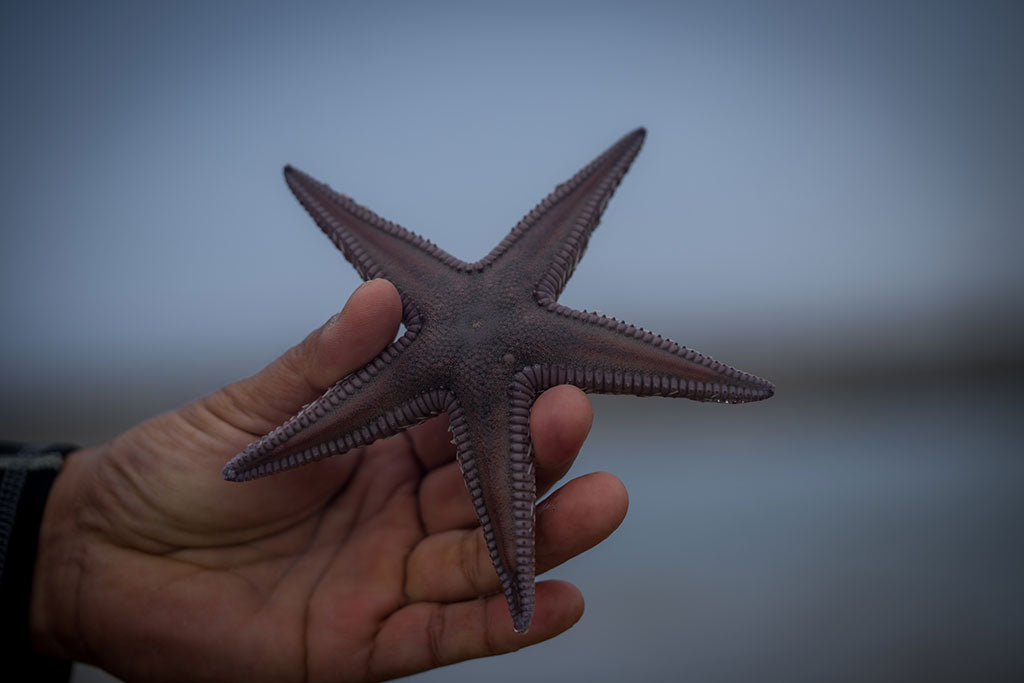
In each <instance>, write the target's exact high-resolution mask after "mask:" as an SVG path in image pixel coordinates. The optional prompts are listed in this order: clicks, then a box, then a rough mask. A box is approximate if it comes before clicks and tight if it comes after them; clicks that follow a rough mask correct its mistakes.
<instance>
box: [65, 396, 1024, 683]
mask: <svg viewBox="0 0 1024 683" xmlns="http://www.w3.org/2000/svg"><path fill="white" fill-rule="evenodd" d="M1022 403H1024V400H1022V398H1021V397H1020V394H1019V392H1016V391H1014V390H1013V389H1012V388H1011V387H1010V386H1008V383H1006V382H996V381H993V382H978V383H974V384H971V383H968V382H964V381H957V382H955V383H954V382H950V383H948V385H946V384H945V383H942V382H940V383H938V384H932V385H931V386H925V387H924V388H923V389H917V390H915V389H910V388H904V389H902V390H900V391H893V390H890V389H887V387H886V386H883V385H878V386H863V385H860V386H857V385H850V386H846V387H843V386H838V387H834V388H830V389H829V390H828V391H827V392H826V391H824V390H822V391H809V392H803V393H799V394H797V395H792V394H789V393H787V390H786V386H785V385H782V386H781V387H780V392H779V394H778V395H777V396H776V397H775V398H773V399H772V400H771V401H768V402H766V403H761V404H754V405H744V406H728V407H726V406H718V405H704V404H697V403H693V402H689V401H670V400H659V399H646V400H640V399H632V398H619V397H614V398H613V397H596V398H595V404H596V409H597V419H596V422H595V425H594V429H593V432H592V433H591V436H590V438H589V439H588V441H587V445H586V446H585V450H584V452H583V454H582V455H581V456H580V458H579V460H578V461H577V465H576V467H575V469H574V471H573V472H572V473H571V476H576V475H578V474H580V473H583V472H586V471H595V470H607V471H611V472H614V473H615V474H617V475H618V476H620V477H621V478H622V479H623V480H624V481H625V483H626V485H627V487H628V489H629V492H630V498H631V503H630V511H629V515H628V516H627V518H626V521H625V522H624V523H623V525H622V527H621V528H620V529H619V530H618V531H617V532H616V533H615V534H614V535H613V536H612V537H611V538H610V539H609V540H608V541H606V542H605V543H604V544H602V545H601V546H599V547H598V548H596V549H594V550H593V551H591V552H589V553H587V554H585V555H583V556H581V557H579V558H577V559H575V560H572V561H570V562H569V563H567V564H566V565H564V566H562V567H560V568H558V569H557V570H555V571H553V572H551V573H550V575H551V576H552V577H558V578H563V579H567V580H570V581H573V582H574V583H576V584H577V585H578V586H580V588H581V589H582V590H583V592H584V595H585V597H586V600H587V610H586V613H585V614H584V617H583V619H582V620H581V622H580V623H579V624H577V625H576V626H575V627H574V628H573V629H572V630H570V631H569V632H568V633H567V634H565V635H563V636H561V637H559V638H556V639H554V640H552V641H549V642H547V643H544V644H541V645H539V646H536V647H533V648H529V649H527V650H523V651H520V652H518V653H514V654H512V655H507V656H504V657H501V658H499V659H485V660H477V661H473V662H466V663H463V664H460V665H456V666H454V667H448V668H445V669H442V670H440V671H436V672H430V673H427V674H424V675H421V676H420V677H419V679H418V680H421V681H424V682H425V681H448V682H457V681H479V680H484V679H485V680H488V681H494V682H502V681H510V682H511V681H516V682H521V681H523V680H563V681H588V682H590V683H593V682H603V681H609V682H611V681H621V680H639V679H642V680H651V681H674V680H694V681H750V680H773V681H822V680H829V681H864V680H880V681H882V680H884V681H919V680H928V681H966V680H984V681H998V680H1020V677H1021V676H1022V675H1024V652H1022V649H1021V645H1020V644H1021V643H1022V642H1024V580H1022V578H1021V577H1024V549H1022V545H1021V542H1020V541H1021V538H1022V537H1024V496H1022V495H1021V492H1022V491H1024V457H1022V456H1021V448H1020V443H1021V442H1022V439H1024V426H1022V424H1021V420H1020V415H1021V408H1022ZM95 673H96V672H95V671H93V670H87V669H80V670H79V673H78V676H77V677H76V680H77V681H79V682H82V681H92V680H104V679H101V678H95V677H93V676H94V675H95Z"/></svg>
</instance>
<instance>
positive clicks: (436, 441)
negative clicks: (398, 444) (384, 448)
mask: <svg viewBox="0 0 1024 683" xmlns="http://www.w3.org/2000/svg"><path fill="white" fill-rule="evenodd" d="M448 425H449V422H448V416H447V415H443V414H442V415H438V416H437V417H435V418H433V419H430V420H427V421H426V422H424V423H423V424H421V425H419V426H418V427H414V428H413V429H410V430H409V431H408V432H406V434H408V435H409V439H410V440H411V441H412V450H413V453H414V454H415V455H416V457H417V458H418V459H419V461H420V464H421V465H422V466H423V469H425V470H427V471H428V472H429V471H431V470H434V469H437V468H438V467H441V466H442V465H445V464H448V463H452V462H453V461H454V460H455V444H454V443H452V435H451V433H450V432H449V431H448Z"/></svg>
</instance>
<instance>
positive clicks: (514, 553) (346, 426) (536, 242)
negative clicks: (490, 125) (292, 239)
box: [224, 128, 775, 632]
mask: <svg viewBox="0 0 1024 683" xmlns="http://www.w3.org/2000/svg"><path fill="white" fill-rule="evenodd" d="M644 136H645V131H644V130H643V129H642V128H641V129H638V130H635V131H633V132H632V133H630V134H628V135H626V136H625V137H623V138H622V139H621V140H619V141H618V142H616V143H615V144H614V145H612V146H611V147H610V148H608V150H606V151H605V152H604V153H603V154H601V155H600V156H599V157H597V158H596V159H595V160H594V161H592V162H591V163H590V164H589V165H587V166H586V167H585V168H583V169H582V170H581V171H580V172H579V173H577V174H576V175H575V176H573V177H572V178H571V179H570V180H568V181H566V182H565V183H562V184H561V185H559V186H558V187H556V188H555V189H554V191H553V192H552V193H551V194H550V195H548V197H546V198H545V199H544V200H543V201H542V202H541V203H540V204H539V205H537V207H535V208H534V209H533V210H532V211H530V213H528V214H527V215H526V216H525V217H524V218H523V219H522V220H521V221H520V222H519V223H518V224H517V225H516V226H515V227H514V228H513V229H512V231H511V232H510V233H509V234H508V236H506V237H505V239H503V240H502V241H501V243H500V244H498V246H497V247H495V248H494V249H493V250H492V251H491V253H489V254H488V255H487V256H485V257H484V258H482V259H481V260H479V261H476V262H475V263H466V262H464V261H460V260H459V259H457V258H455V257H453V256H451V255H450V254H448V253H446V252H445V251H443V250H441V249H439V248H438V247H437V246H435V245H434V244H432V243H431V242H429V241H427V240H424V239H423V238H421V237H419V236H418V235H415V234H413V233H411V232H409V231H407V230H405V229H404V228H402V227H400V226H398V225H396V224H394V223H391V222H389V221H386V220H384V219H382V218H380V217H379V216H377V215H375V214H374V213H372V212H371V211H369V210H368V209H366V208H365V207H363V206H360V205H359V204H357V203H356V202H354V201H353V200H352V199H350V198H349V197H346V196H345V195H342V194H339V193H337V192H335V191H333V190H332V189H331V188H329V187H328V186H327V185H324V184H323V183H320V182H318V181H316V180H314V179H313V178H311V177H310V176H308V175H306V174H305V173H302V172H301V171H298V170H296V169H294V168H292V167H290V166H288V167H286V168H285V171H284V175H285V179H286V181H287V183H288V186H289V187H290V188H291V190H292V192H293V193H294V194H295V196H296V197H297V198H298V200H299V201H300V202H301V203H302V205H303V206H304V207H305V208H306V210H307V211H308V212H309V213H310V214H311V215H312V216H313V219H314V220H315V221H316V223H317V225H319V226H320V228H321V229H322V230H323V231H324V232H325V233H326V234H327V236H328V237H330V238H331V240H332V241H333V242H334V244H335V245H336V246H337V247H338V249H340V250H341V252H342V253H343V254H344V255H345V257H346V258H347V259H348V260H349V261H350V262H351V263H352V264H353V265H354V266H355V268H356V270H358V271H359V274H360V275H361V276H362V277H363V279H371V278H387V279H388V280H390V281H391V282H392V284H394V285H395V287H396V288H397V289H398V291H399V293H400V294H401V297H402V321H403V322H404V324H405V328H406V331H405V334H404V335H402V336H401V337H400V338H398V339H397V340H396V341H395V342H393V343H392V344H390V345H389V346H388V347H387V348H385V349H384V351H382V352H381V353H380V355H378V356H377V357H376V358H374V359H373V360H372V361H370V362H369V363H367V364H366V365H365V366H364V367H362V368H360V369H359V370H357V371H355V372H353V373H351V374H350V375H348V376H347V377H345V378H343V379H342V380H341V381H339V382H338V383H337V384H335V385H334V386H332V387H331V388H330V389H328V390H327V392H326V393H324V395H323V396H321V397H320V398H319V399H317V400H316V401H314V402H313V403H311V404H309V405H307V406H305V407H303V409H302V410H301V411H300V412H299V413H298V414H297V415H295V416H294V417H293V418H291V419H290V420H288V421H287V422H286V423H285V424H283V425H281V426H280V427H277V428H276V429H274V430H273V431H272V432H270V433H269V434H267V435H265V436H263V437H262V438H260V439H259V440H257V441H255V442H253V443H252V444H250V445H249V446H247V447H246V448H245V450H244V451H242V452H241V453H239V454H238V455H236V456H235V457H234V458H233V459H232V460H231V461H230V462H229V463H228V464H227V465H226V466H225V467H224V478H225V479H228V480H232V481H244V480H248V479H253V478H256V477H261V476H265V475H269V474H273V473H275V472H279V471H282V470H285V469H289V468H292V467H297V466H299V465H302V464H305V463H309V462H313V461H315V460H319V459H321V458H325V457H327V456H331V455H336V454H339V453H344V452H346V451H348V450H351V449H353V448H358V447H360V446H365V445H367V444H369V443H371V442H373V441H376V440H377V439H381V438H384V437H387V436H391V435H393V434H396V433H398V432H400V431H402V430H403V429H407V428H409V427H412V426H414V425H416V424H419V423H421V422H423V421H424V420H427V419H428V418H430V417H433V416H435V415H438V414H440V413H442V412H444V413H447V415H448V418H449V420H450V425H451V431H452V434H453V442H454V443H455V445H456V452H457V458H458V462H459V465H460V467H461V468H462V474H463V477H464V478H465V482H466V487H467V488H468V489H469V493H470V496H471V497H472V500H473V505H474V507H475V508H476V512H477V515H478V516H479V518H480V524H481V526H482V527H483V533H484V537H485V540H486V542H487V548H488V550H489V551H490V555H491V559H492V561H493V562H494V568H495V570H496V571H497V574H498V578H499V579H500V582H501V586H502V590H503V591H504V594H505V598H506V599H507V601H508V607H509V611H510V612H511V615H512V621H513V625H514V628H515V629H516V631H519V632H525V631H526V630H527V628H528V627H529V625H530V619H531V617H532V615H533V606H534V575H535V571H534V506H535V503H536V487H535V483H534V469H533V455H532V446H531V443H530V424H529V417H530V408H531V406H532V404H533V401H534V398H535V397H536V396H537V395H538V394H539V393H540V392H542V391H544V390H545V389H548V388H549V387H552V386H555V385H558V384H573V385H575V386H577V387H579V388H580V389H582V390H584V391H586V392H592V393H604V394H633V395H636V396H673V397H684V398H690V399H695V400H698V401H716V402H720V403H742V402H747V401H758V400H761V399H765V398H768V397H770V396H771V395H772V394H773V393H774V391H775V388H774V386H773V385H772V384H771V383H770V382H768V381H766V380H763V379H760V378H758V377H755V376H753V375H750V374H748V373H745V372H740V371H738V370H736V369H734V368H731V367H729V366H727V365H723V364H722V363H719V362H717V361H714V360H712V359H711V358H709V357H707V356H704V355H701V354H699V353H697V352H696V351H693V350H691V349H687V348H686V347H683V346H680V345H679V344H677V343H675V342H673V341H670V340H668V339H664V338H662V337H660V336H658V335H656V334H653V333H651V332H647V331H645V330H643V329H641V328H639V327H635V326H633V325H630V324H627V323H624V322H620V321H618V320H616V319H614V318H609V317H605V316H603V315H599V314H597V313H589V312H587V311H577V310H573V309H570V308H567V307H565V306H562V305H560V304H558V303H557V299H558V295H559V294H560V293H561V291H562V289H563V288H564V287H565V284H566V282H567V281H568V279H569V277H570V276H571V275H572V273H573V270H574V269H575V267H576V264H577V263H578V262H579V260H580V257H581V256H582V255H583V251H584V249H585V248H586V246H587V241H588V239H589V238H590V234H591V232H593V230H594V228H596V227H597V224H598V221H599V220H600V218H601V213H602V212H603V211H604V208H605V205H606V204H607V203H608V200H609V199H610V198H611V196H612V193H613V192H614V191H615V188H616V187H617V186H618V184H619V182H620V181H621V180H622V177H623V175H625V173H626V171H627V170H628V169H629V166H630V164H631V163H632V161H633V159H634V158H635V157H636V155H637V153H638V152H639V151H640V147H641V145H642V144H643V140H644Z"/></svg>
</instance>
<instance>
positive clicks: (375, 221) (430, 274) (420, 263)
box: [284, 166, 469, 308]
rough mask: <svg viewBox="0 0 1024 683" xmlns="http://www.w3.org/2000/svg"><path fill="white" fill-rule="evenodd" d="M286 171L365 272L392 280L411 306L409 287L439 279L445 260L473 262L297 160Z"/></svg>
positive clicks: (461, 265) (458, 264) (459, 264)
mask: <svg viewBox="0 0 1024 683" xmlns="http://www.w3.org/2000/svg"><path fill="white" fill-rule="evenodd" d="M284 177H285V181H286V182H287V183H288V187H289V188H291V191H292V193H293V194H294V195H295V197H296V199H298V200H299V203H301V204H302V206H303V207H304V208H305V209H306V211H307V212H308V213H309V215H310V216H312V217H313V220H314V221H316V224H317V225H318V226H320V229H321V230H323V231H324V233H325V234H326V235H327V236H328V237H329V238H330V239H331V241H332V242H334V245H335V246H336V247H338V249H339V250H341V253H342V254H344V255H345V258H346V259H348V260H349V262H350V263H351V264H352V265H353V266H355V268H356V270H357V271H359V275H360V276H362V278H363V279H364V280H370V279H373V278H378V277H383V278H387V279H388V280H390V281H391V283H392V284H394V285H395V286H396V287H397V288H398V291H399V292H401V293H402V299H403V303H406V308H408V302H406V301H405V299H406V293H407V292H409V291H411V290H412V289H413V287H414V286H415V284H416V283H422V282H425V281H426V282H430V281H435V280H436V278H437V271H438V264H439V263H440V264H444V265H446V266H449V267H451V268H453V269H455V270H466V269H467V268H469V265H468V264H466V263H465V262H464V261H461V260H460V259H457V258H455V257H454V256H452V255H451V254H449V253H448V252H446V251H444V250H443V249H441V248H440V247H438V246H437V245H435V244H434V243H433V242H431V241H429V240H426V239H423V238H422V237H420V236H419V235H417V234H416V233H414V232H411V231H409V230H406V229H405V228H403V227H402V226H400V225H398V224H397V223H392V222H391V221H388V220H385V219H383V218H381V217H380V216H378V215H377V214H375V213H374V212H372V211H370V210H369V209H367V208H366V207H364V206H362V205H360V204H358V203H357V202H355V201H354V200H353V199H352V198H351V197H348V196H346V195H343V194H341V193H339V192H335V191H334V190H332V189H331V188H330V187H329V186H328V185H326V184H325V183H321V182H320V181H318V180H316V179H314V178H312V177H311V176H309V175H307V174H305V173H303V172H302V171H300V170H298V169H296V168H293V167H292V166H285V169H284Z"/></svg>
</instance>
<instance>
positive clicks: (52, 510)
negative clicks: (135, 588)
mask: <svg viewBox="0 0 1024 683" xmlns="http://www.w3.org/2000/svg"><path fill="white" fill-rule="evenodd" d="M90 456H91V449H90V450H82V451H76V452H74V453H72V454H70V455H69V456H68V457H67V459H66V460H65V463H64V466H63V467H62V468H61V470H60V472H59V473H58V475H57V477H56V479H55V480H54V482H53V486H52V488H51V489H50V495H49V496H48V498H47V500H46V508H45V510H44V512H43V518H42V524H41V525H40V528H39V547H38V551H37V554H36V563H35V568H34V571H33V576H32V593H31V599H30V603H29V633H30V637H31V640H32V647H33V649H34V650H35V651H36V652H39V653H41V654H44V655H46V656H49V657H56V658H61V659H77V660H81V659H85V657H84V656H83V654H84V650H85V648H84V644H83V642H82V638H81V634H80V632H79V628H78V624H79V619H78V597H79V587H80V585H81V578H82V572H83V567H84V564H85V560H86V557H85V553H84V548H85V543H84V540H85V536H86V534H85V530H84V529H82V527H81V524H80V519H81V517H80V511H81V509H82V505H83V502H84V501H83V500H82V499H83V496H82V495H81V490H82V487H81V484H82V480H83V472H84V471H85V470H86V468H87V467H88V466H89V461H90V460H91V459H92V458H91V457H90Z"/></svg>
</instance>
